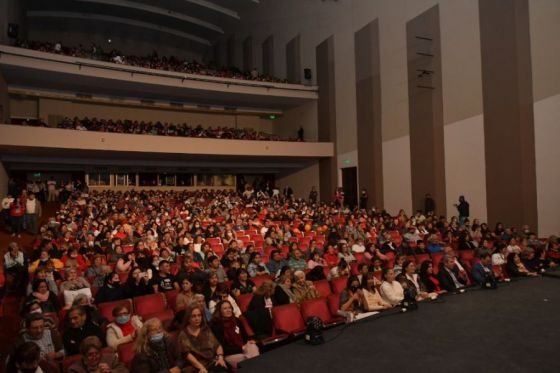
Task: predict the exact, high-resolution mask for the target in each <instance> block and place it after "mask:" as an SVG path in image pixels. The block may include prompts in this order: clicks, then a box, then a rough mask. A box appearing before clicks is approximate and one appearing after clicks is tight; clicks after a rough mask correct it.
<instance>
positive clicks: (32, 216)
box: [25, 193, 42, 235]
mask: <svg viewBox="0 0 560 373" xmlns="http://www.w3.org/2000/svg"><path fill="white" fill-rule="evenodd" d="M41 214H42V211H41V202H39V200H38V199H37V198H35V194H33V193H31V194H29V196H28V198H27V201H25V227H26V228H27V232H29V233H31V234H32V235H36V234H37V232H38V231H39V219H40V218H41Z"/></svg>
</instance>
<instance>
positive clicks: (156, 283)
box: [152, 260, 179, 293]
mask: <svg viewBox="0 0 560 373" xmlns="http://www.w3.org/2000/svg"><path fill="white" fill-rule="evenodd" d="M158 267H159V271H158V272H157V273H156V274H155V275H154V277H153V278H152V287H153V288H154V293H165V292H168V291H171V290H177V291H179V284H178V283H177V278H176V277H175V276H173V275H172V274H171V265H170V264H169V262H168V261H165V260H162V261H161V262H159V266H158Z"/></svg>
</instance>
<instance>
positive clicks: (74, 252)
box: [60, 247, 89, 273]
mask: <svg viewBox="0 0 560 373" xmlns="http://www.w3.org/2000/svg"><path fill="white" fill-rule="evenodd" d="M60 260H61V261H62V263H63V264H64V268H76V269H78V270H79V271H80V272H83V273H85V272H86V271H87V268H88V265H89V262H88V260H87V259H86V258H85V257H84V256H83V255H81V254H80V253H79V252H78V248H77V247H71V248H69V249H68V254H67V255H64V256H63V257H62V258H60Z"/></svg>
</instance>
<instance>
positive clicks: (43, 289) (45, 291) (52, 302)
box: [27, 279, 60, 313]
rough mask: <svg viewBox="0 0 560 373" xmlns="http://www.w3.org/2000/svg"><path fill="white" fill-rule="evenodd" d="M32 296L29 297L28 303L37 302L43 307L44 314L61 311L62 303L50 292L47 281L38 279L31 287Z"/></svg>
mask: <svg viewBox="0 0 560 373" xmlns="http://www.w3.org/2000/svg"><path fill="white" fill-rule="evenodd" d="M31 290H32V292H31V294H30V295H29V296H28V298H27V301H31V300H37V301H39V303H40V305H41V310H42V312H43V313H46V312H54V313H58V311H59V310H60V303H59V302H58V297H57V295H56V294H55V293H53V292H52V291H50V290H49V285H48V283H47V280H45V279H42V280H41V279H36V280H34V281H33V286H32V287H31Z"/></svg>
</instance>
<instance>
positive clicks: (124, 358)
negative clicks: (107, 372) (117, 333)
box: [117, 342, 134, 369]
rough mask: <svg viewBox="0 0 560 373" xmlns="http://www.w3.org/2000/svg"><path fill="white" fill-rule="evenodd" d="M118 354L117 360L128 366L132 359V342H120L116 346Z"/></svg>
mask: <svg viewBox="0 0 560 373" xmlns="http://www.w3.org/2000/svg"><path fill="white" fill-rule="evenodd" d="M117 351H118V354H119V360H120V361H121V362H122V363H123V364H124V365H125V366H126V367H127V368H128V369H130V366H131V364H132V359H134V342H130V343H124V344H120V345H119V346H118V347H117Z"/></svg>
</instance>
